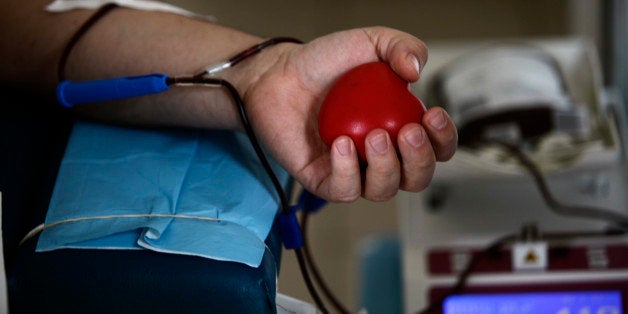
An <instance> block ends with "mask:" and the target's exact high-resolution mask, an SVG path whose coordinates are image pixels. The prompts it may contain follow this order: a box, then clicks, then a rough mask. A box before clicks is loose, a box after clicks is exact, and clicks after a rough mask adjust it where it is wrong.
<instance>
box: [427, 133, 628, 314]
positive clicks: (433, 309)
mask: <svg viewBox="0 0 628 314" xmlns="http://www.w3.org/2000/svg"><path fill="white" fill-rule="evenodd" d="M482 144H496V145H499V146H502V147H503V148H505V149H506V150H507V151H508V152H509V153H510V154H511V155H512V156H513V157H515V158H517V159H518V160H519V162H520V163H521V165H522V166H523V167H524V168H525V170H527V171H528V173H529V174H530V175H531V176H532V177H533V179H534V183H535V184H536V186H537V188H538V190H539V192H540V194H541V196H542V197H543V200H544V202H545V203H546V205H547V206H548V207H549V209H550V210H551V211H553V212H554V213H556V214H558V215H563V216H578V217H584V218H591V219H598V220H605V221H607V222H610V223H612V224H616V226H611V228H609V229H608V230H606V231H603V232H571V233H546V234H542V235H541V237H542V238H543V239H546V240H551V239H554V240H556V239H571V238H575V237H595V236H621V235H625V234H626V233H627V231H628V217H626V216H624V215H621V214H619V213H616V212H613V211H610V210H608V209H604V208H598V207H593V206H582V205H567V204H563V203H561V202H559V201H558V200H557V199H556V198H555V197H554V196H553V195H552V193H551V191H550V189H549V187H548V185H547V183H546V181H545V177H544V176H543V174H542V173H541V171H540V170H539V168H538V167H537V165H536V164H535V163H534V162H533V161H532V160H531V159H530V158H529V157H528V156H526V154H525V153H524V152H523V151H522V150H521V149H520V148H519V147H518V146H517V145H515V144H511V143H508V142H505V141H500V140H484V141H483V142H482ZM517 238H518V237H517V234H509V235H505V236H503V237H500V238H498V239H497V240H495V241H493V242H492V243H490V244H489V245H488V246H486V248H484V249H483V250H482V251H481V252H479V253H478V254H475V255H473V256H472V258H471V260H470V261H469V262H468V263H467V265H466V267H465V268H464V270H463V271H462V272H460V274H459V275H458V279H457V281H456V283H455V285H454V286H453V287H452V288H451V289H450V290H449V291H448V292H447V293H446V294H445V295H444V296H442V297H440V298H439V299H438V300H437V301H436V302H433V303H430V304H428V306H427V307H425V308H424V309H421V310H419V311H418V312H417V313H418V314H432V313H441V312H442V306H443V303H444V301H445V299H447V297H449V296H452V295H455V294H459V293H461V292H462V291H463V290H464V288H465V286H466V283H467V281H468V279H469V277H470V276H471V274H472V273H473V271H474V269H475V267H477V265H478V264H479V263H480V262H481V261H482V260H483V259H485V258H486V257H487V256H490V255H491V254H494V253H496V252H498V251H499V250H500V249H501V248H502V247H503V246H505V245H506V244H508V243H509V242H512V241H514V240H517Z"/></svg>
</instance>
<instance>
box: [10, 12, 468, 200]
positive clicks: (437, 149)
mask: <svg viewBox="0 0 628 314" xmlns="http://www.w3.org/2000/svg"><path fill="white" fill-rule="evenodd" d="M46 3H47V0H46V1H44V0H33V1H19V2H18V1H17V0H10V1H9V2H8V3H6V4H5V5H4V6H2V7H1V9H0V10H2V12H0V13H2V16H3V17H6V18H3V19H2V22H0V23H2V24H3V25H2V27H3V29H4V30H5V32H4V33H3V34H2V36H3V38H2V45H3V46H2V47H1V51H2V56H1V57H2V59H3V60H4V62H5V63H6V64H5V66H3V67H2V69H1V70H0V71H2V73H0V74H1V75H0V77H3V80H5V81H4V82H3V83H4V84H14V85H15V84H17V85H22V86H23V85H27V86H32V87H33V91H34V92H37V93H42V94H44V95H50V96H51V97H52V95H53V91H54V88H55V86H56V84H57V77H56V70H57V69H56V68H57V65H58V61H59V58H60V56H61V52H62V50H63V48H64V46H65V45H66V44H67V42H68V40H69V39H70V37H71V36H72V34H73V33H74V32H75V31H76V29H77V28H78V27H79V26H80V25H81V24H82V23H83V22H84V21H85V20H86V19H88V18H89V16H91V14H93V13H94V12H93V11H88V10H80V11H73V12H67V13H62V14H51V13H47V12H45V11H44V10H43V6H44V5H45V4H46ZM280 35H283V34H280ZM261 40H262V39H261V38H259V37H257V36H253V35H250V34H246V33H243V32H240V31H237V30H234V29H231V28H227V27H223V26H220V25H216V24H211V23H207V22H203V21H199V20H195V19H191V18H188V17H183V16H178V15H174V14H167V13H155V12H145V11H136V10H129V9H123V8H117V9H115V10H114V11H112V12H110V13H109V14H108V15H106V16H105V17H104V18H102V20H101V21H99V22H98V23H97V24H96V25H94V26H93V27H92V29H91V30H90V31H89V32H88V33H87V34H86V35H85V36H84V38H82V40H81V41H80V42H79V43H78V44H77V46H76V47H75V49H74V51H73V52H72V54H71V55H70V57H69V60H68V63H67V68H66V73H67V78H68V79H71V80H88V79H98V78H109V77H118V76H127V75H143V74H149V73H154V72H161V73H164V74H166V75H170V76H177V75H189V74H194V73H196V72H198V71H199V70H201V69H202V68H203V67H204V66H206V65H209V64H213V63H217V62H221V61H225V60H226V59H228V58H229V57H231V56H233V55H234V54H235V53H237V52H239V51H241V50H242V49H245V48H248V47H250V46H252V45H253V44H257V43H259V42H260V41H261ZM376 60H381V61H384V62H387V63H388V64H389V65H390V66H391V68H392V69H393V70H394V71H395V72H396V73H397V74H398V75H399V76H400V77H402V78H403V79H405V80H407V81H410V82H414V81H416V80H418V79H419V76H420V72H419V70H420V69H421V68H423V66H425V63H426V62H427V48H426V47H425V45H424V44H423V42H422V41H420V40H419V39H417V38H415V37H414V36H412V35H410V34H407V33H404V32H401V31H397V30H394V29H389V28H385V27H369V28H361V29H353V30H347V31H341V32H337V33H332V34H329V35H326V36H322V37H320V38H318V39H315V40H313V41H312V42H309V43H307V44H304V45H296V44H287V43H284V44H279V45H275V46H272V47H270V48H267V49H264V50H263V51H262V52H261V53H260V54H258V55H256V56H254V57H252V58H250V59H247V61H245V62H242V63H240V64H238V65H237V66H236V67H234V68H232V69H228V70H226V71H224V72H222V73H221V74H220V76H221V77H222V78H224V79H226V80H227V81H229V82H231V83H232V84H233V85H234V86H235V87H236V88H237V89H238V91H239V92H240V94H241V95H242V97H243V99H244V102H245V104H246V109H247V113H248V114H249V117H250V120H251V122H252V124H253V128H254V130H255V132H256V133H257V135H258V138H259V139H260V141H261V142H262V145H263V146H265V148H267V150H268V151H269V152H270V153H271V154H272V155H273V157H274V158H275V159H276V160H278V161H279V162H280V163H281V165H282V166H284V168H286V169H287V170H288V172H289V173H290V174H291V175H292V176H293V177H295V178H296V179H297V180H298V181H299V182H301V183H302V184H303V185H304V186H305V187H306V188H307V189H308V190H310V191H311V192H313V193H315V194H318V195H319V196H322V197H324V198H326V199H328V200H332V201H342V202H351V201H354V200H355V199H357V198H358V197H360V196H363V197H365V198H367V199H370V200H375V201H382V200H387V199H390V198H391V197H393V196H394V195H395V194H396V193H397V191H399V190H408V191H421V190H423V189H424V188H425V187H427V185H428V184H429V182H430V180H431V178H432V175H433V172H434V168H435V164H436V161H445V160H448V159H449V158H451V156H452V155H453V154H454V152H455V149H456V146H457V133H456V128H455V126H454V124H453V122H452V121H451V119H450V118H449V116H448V115H447V113H446V112H445V111H444V110H442V109H441V108H437V107H434V108H432V109H430V110H429V111H428V112H427V113H426V114H425V115H424V116H423V119H422V121H417V123H409V124H407V125H406V126H404V127H403V128H402V129H401V130H400V132H399V134H398V138H396V139H391V138H390V137H389V135H388V133H386V132H385V131H384V130H373V131H371V132H370V133H369V135H367V137H366V142H367V145H366V155H367V161H368V167H367V168H366V170H365V171H361V169H360V165H359V162H358V157H357V152H356V149H355V145H354V144H353V142H352V141H351V139H350V138H348V137H346V136H341V137H339V138H338V139H336V141H335V142H334V143H333V145H332V147H331V148H328V147H326V146H325V145H324V144H323V143H322V141H321V140H320V138H319V137H318V132H317V124H316V121H317V118H316V116H317V114H318V111H319V108H320V105H321V102H322V99H323V97H324V96H325V94H326V92H327V90H328V89H329V87H330V85H331V84H332V83H333V82H334V81H335V79H336V78H337V77H339V76H340V75H341V74H343V73H344V72H345V71H347V70H349V69H350V68H352V67H355V66H358V65H360V64H363V63H366V62H371V61H376ZM79 110H80V111H81V113H83V114H86V115H90V116H92V117H96V118H98V119H102V120H106V121H111V122H116V123H119V122H122V123H134V124H158V125H181V126H192V127H202V128H223V129H234V130H239V129H241V125H240V123H239V119H238V116H237V113H236V107H235V105H234V104H233V103H232V100H231V99H230V97H229V96H228V94H227V93H226V92H225V91H224V90H222V89H219V88H206V87H198V88H197V87H192V88H190V87H185V88H171V89H169V90H168V91H167V92H165V93H162V94H158V95H150V96H143V97H137V98H132V99H126V100H123V101H116V102H108V103H106V104H96V105H88V106H81V109H79ZM392 141H397V143H398V145H399V153H400V156H401V158H399V155H398V154H397V152H396V151H395V149H394V147H393V145H392Z"/></svg>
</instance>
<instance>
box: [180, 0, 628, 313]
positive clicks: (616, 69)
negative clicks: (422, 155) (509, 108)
mask: <svg viewBox="0 0 628 314" xmlns="http://www.w3.org/2000/svg"><path fill="white" fill-rule="evenodd" d="M168 2H170V3H173V4H176V5H179V6H181V7H183V8H186V9H189V10H192V11H195V12H197V13H202V14H208V15H212V16H214V17H215V18H216V19H217V22H218V23H219V24H222V25H226V26H230V27H234V28H237V29H240V30H243V31H246V32H249V33H252V34H256V35H259V36H263V37H273V36H293V37H297V38H300V39H302V40H304V41H308V40H311V39H314V38H316V37H318V36H322V35H325V34H327V33H330V32H334V31H338V30H343V29H349V28H355V27H362V26H372V25H383V26H388V27H393V28H397V29H400V30H403V31H406V32H408V33H411V34H413V35H415V36H417V37H419V38H421V39H422V40H424V41H425V42H426V44H427V45H428V47H431V46H432V45H434V46H435V47H439V46H440V45H442V44H443V43H447V44H454V45H455V44H456V43H457V42H468V41H482V40H495V39H506V40H508V39H521V38H524V39H541V40H544V39H550V40H551V39H566V38H567V39H570V38H578V39H584V40H585V41H587V42H590V43H592V44H593V47H594V49H595V53H596V56H597V57H598V58H599V61H600V63H599V68H600V73H601V78H600V79H601V84H602V85H603V86H605V87H611V90H612V91H613V92H612V93H611V95H614V96H613V97H616V98H615V99H622V98H621V97H620V96H622V95H623V99H628V95H626V92H627V90H628V88H627V86H626V84H627V80H626V76H627V73H628V67H627V65H626V62H627V61H626V55H628V50H627V38H628V34H627V30H628V24H627V18H628V13H627V12H628V6H627V5H626V2H625V1H622V0H617V1H612V0H608V1H602V0H535V1H529V0H474V1H466V0H386V1H382V0H319V1H288V0H265V1H257V0H230V1H199V0H176V1H174V0H173V1H168ZM438 51H439V50H438V49H436V50H435V51H430V58H434V59H438V57H439V56H438V55H437V52H438ZM429 68H430V62H429V61H428V64H427V69H429ZM418 84H419V85H420V84H421V82H419V83H418ZM417 89H418V88H417ZM429 105H438V104H429ZM405 197H407V196H406V195H400V196H399V197H398V198H397V199H393V200H391V201H389V202H384V203H372V202H366V201H358V202H356V203H354V204H350V205H346V204H331V205H329V206H327V207H326V208H325V209H323V210H322V211H320V212H319V213H317V214H316V215H314V216H312V217H311V223H310V226H309V232H308V238H309V241H310V244H311V249H312V253H313V256H314V258H315V260H316V262H317V264H318V266H319V268H320V270H321V272H322V274H323V276H324V277H325V278H326V280H327V281H328V283H329V285H330V287H331V289H332V290H333V291H334V292H335V293H336V295H337V296H338V298H339V299H340V300H342V301H343V302H344V303H345V304H346V305H347V306H348V307H350V308H358V307H360V304H359V303H360V302H361V301H360V300H359V299H360V287H361V285H362V281H363V280H364V278H363V276H361V275H360V269H361V268H360V265H361V257H362V256H364V254H367V252H366V251H367V250H368V243H369V241H372V240H373V239H377V238H381V237H386V236H392V237H396V236H399V235H400V232H401V231H400V230H402V229H403V230H406V231H404V232H407V229H408V228H410V227H408V226H406V227H403V226H402V224H403V223H402V220H403V219H402V216H401V214H400V212H402V211H403V210H404V209H403V208H402V207H403V206H404V205H403V204H405V203H404V202H405V200H400V199H399V198H405ZM403 217H406V216H403ZM404 219H405V218H404ZM416 227H417V228H420V226H416ZM404 228H405V229H404ZM279 291H280V292H281V293H284V294H287V295H290V296H293V297H296V298H299V299H303V300H306V301H311V299H310V297H309V294H308V293H307V290H306V288H305V285H304V284H303V282H302V277H301V275H300V273H299V271H298V267H297V266H296V262H295V258H294V256H293V254H292V252H284V258H283V263H282V268H281V275H280V279H279ZM406 302H408V301H407V300H406ZM410 304H413V303H412V302H410ZM413 305H414V304H413Z"/></svg>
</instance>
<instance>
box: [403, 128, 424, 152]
mask: <svg viewBox="0 0 628 314" xmlns="http://www.w3.org/2000/svg"><path fill="white" fill-rule="evenodd" d="M405 138H406V141H408V143H409V144H410V145H412V146H413V147H419V146H421V144H423V141H424V140H425V133H423V131H421V129H420V128H414V129H412V131H409V132H407V133H406V135H405Z"/></svg>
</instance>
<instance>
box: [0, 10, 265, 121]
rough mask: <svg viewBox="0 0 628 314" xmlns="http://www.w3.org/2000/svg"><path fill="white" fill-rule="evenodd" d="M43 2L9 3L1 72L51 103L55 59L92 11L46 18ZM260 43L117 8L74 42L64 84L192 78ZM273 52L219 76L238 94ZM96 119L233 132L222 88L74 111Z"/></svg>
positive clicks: (176, 91) (183, 20) (184, 20)
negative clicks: (155, 76)
mask: <svg viewBox="0 0 628 314" xmlns="http://www.w3.org/2000/svg"><path fill="white" fill-rule="evenodd" d="M46 2H47V1H28V2H26V4H22V3H24V2H22V3H20V4H19V5H18V4H17V2H16V1H12V2H11V3H10V4H9V5H8V6H6V7H5V9H4V10H11V12H4V13H5V14H3V16H10V18H7V19H6V20H5V21H4V22H3V23H5V25H4V26H3V27H4V28H5V29H7V30H11V31H8V32H6V33H5V35H3V36H5V37H6V38H4V39H3V41H2V42H3V43H4V44H3V45H7V43H10V47H6V46H5V47H3V49H2V51H4V52H3V54H4V55H3V59H4V60H5V61H6V66H5V67H4V68H3V69H2V71H3V72H4V73H2V77H5V78H10V79H11V80H12V81H13V82H18V84H30V86H36V87H37V90H38V91H40V92H41V93H45V94H49V95H52V94H53V92H54V88H55V86H56V84H57V83H58V78H57V67H58V63H59V59H60V57H61V53H62V51H63V49H64V47H65V46H66V45H67V43H68V41H69V39H70V37H71V36H72V34H73V33H74V32H75V31H76V30H77V29H78V28H79V27H80V25H82V24H83V23H84V21H86V20H87V19H88V18H89V17H90V16H91V15H92V14H94V12H93V11H89V10H76V11H71V12H66V13H49V12H45V11H44V10H43V6H44V5H45V3H46ZM260 41H261V39H260V38H258V37H256V36H252V35H249V34H245V33H242V32H239V31H237V30H234V29H230V28H226V27H222V26H220V25H216V24H211V23H207V22H204V21H200V20H196V19H191V18H188V17H184V16H179V15H175V14H168V13H156V12H146V11H138V10H130V9H125V8H116V9H114V10H113V11H111V12H109V13H108V14H107V15H106V16H104V17H103V18H101V20H99V21H98V22H97V23H96V24H95V25H93V26H92V27H91V28H90V30H89V31H88V32H87V33H86V34H85V35H84V36H83V37H82V38H81V39H80V40H79V42H78V43H77V45H76V46H75V47H74V49H73V50H72V52H71V54H70V55H69V58H68V61H67V64H66V65H65V73H66V79H70V80H75V81H80V80H89V79H99V78H110V77H118V76H129V75H143V74H149V73H155V72H161V73H164V74H166V75H170V76H177V75H191V74H195V73H197V72H198V71H200V70H201V69H202V68H203V67H204V66H206V65H208V64H212V63H217V62H221V61H225V60H226V59H228V58H229V57H231V56H232V55H234V54H235V53H237V52H239V51H240V50H242V49H245V48H248V47H249V46H251V45H253V44H256V43H258V42H260ZM268 50H269V51H271V52H266V53H265V54H260V55H259V56H256V57H255V59H256V60H254V61H256V62H247V63H242V64H240V65H238V68H237V69H233V70H228V71H226V72H225V73H223V74H221V76H223V77H224V78H225V79H227V80H228V81H230V82H232V83H233V84H234V85H235V86H236V87H237V88H238V89H239V90H240V91H242V92H244V91H245V90H246V89H247V87H248V86H249V85H250V84H251V83H252V81H253V80H255V79H256V76H257V73H259V72H261V71H263V68H262V67H260V65H263V64H264V63H265V62H262V61H271V60H272V58H275V56H274V55H273V54H274V53H273V52H272V51H273V49H268ZM79 110H81V111H82V112H84V113H86V114H90V115H95V116H96V117H98V118H101V119H105V120H109V121H116V122H131V123H141V124H160V125H163V124H173V125H186V126H194V127H216V128H237V127H238V126H239V123H238V120H237V115H236V113H235V112H236V111H235V107H234V105H233V104H232V101H231V99H230V97H229V95H228V94H227V93H225V92H224V90H222V89H220V88H206V87H199V88H197V87H185V88H178V87H174V88H171V89H170V90H169V91H167V92H165V93H163V94H159V95H152V96H145V97H138V98H133V99H127V100H123V101H118V102H109V103H106V104H97V105H88V106H83V107H82V109H79Z"/></svg>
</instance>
